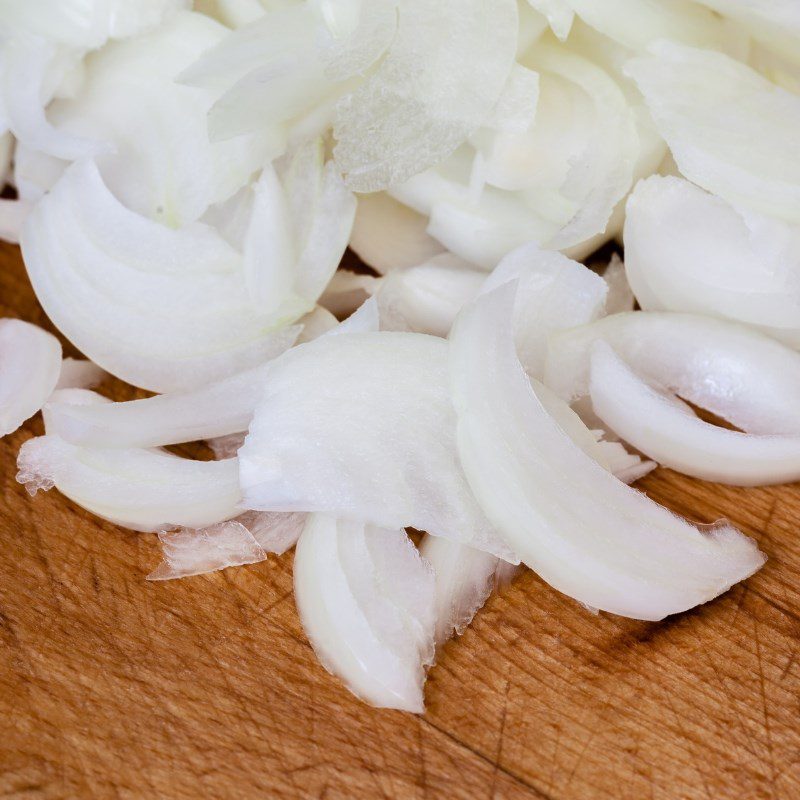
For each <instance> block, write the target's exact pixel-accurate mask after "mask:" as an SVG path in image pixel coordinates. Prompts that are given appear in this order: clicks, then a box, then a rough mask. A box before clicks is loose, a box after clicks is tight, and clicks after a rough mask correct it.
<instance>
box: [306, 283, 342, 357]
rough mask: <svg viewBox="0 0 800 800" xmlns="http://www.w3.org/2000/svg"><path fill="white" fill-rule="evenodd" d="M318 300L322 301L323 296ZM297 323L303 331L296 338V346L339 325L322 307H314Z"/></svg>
mask: <svg viewBox="0 0 800 800" xmlns="http://www.w3.org/2000/svg"><path fill="white" fill-rule="evenodd" d="M335 277H336V276H334V278H335ZM320 299H321V300H324V299H325V295H323V296H322V297H321V298H320ZM297 322H298V324H299V325H302V326H303V330H302V331H301V333H300V335H299V336H298V337H297V344H302V343H303V342H310V341H312V340H314V339H316V338H317V337H319V336H323V335H324V334H326V333H328V331H330V330H333V329H334V328H335V327H336V326H337V325H338V324H339V320H337V319H336V317H335V316H334V315H333V314H332V313H331V312H330V311H328V309H327V308H324V307H323V306H316V307H315V308H314V310H313V311H309V312H308V314H306V315H305V316H303V317H300V319H299V320H298V321H297Z"/></svg>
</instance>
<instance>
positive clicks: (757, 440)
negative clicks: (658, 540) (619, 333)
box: [589, 341, 800, 486]
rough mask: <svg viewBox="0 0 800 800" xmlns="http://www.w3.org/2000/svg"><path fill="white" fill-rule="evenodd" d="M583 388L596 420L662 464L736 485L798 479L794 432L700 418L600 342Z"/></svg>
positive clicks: (799, 441) (799, 442) (799, 456)
mask: <svg viewBox="0 0 800 800" xmlns="http://www.w3.org/2000/svg"><path fill="white" fill-rule="evenodd" d="M589 390H590V395H591V398H592V405H593V407H594V410H595V413H596V414H597V415H598V416H599V417H600V419H602V420H603V422H604V423H605V424H606V425H607V426H608V427H609V428H611V429H612V430H613V431H614V432H615V433H617V434H618V435H619V436H621V437H622V438H623V439H624V440H625V441H626V442H629V443H630V444H632V445H633V446H634V447H636V448H637V449H638V450H641V451H642V452H643V453H646V454H647V455H649V456H651V457H652V458H655V459H656V460H657V461H658V462H659V463H661V464H663V465H664V466H666V467H670V468H671V469H675V470H677V471H678V472H683V473H684V474H686V475H692V476H694V477H696V478H702V479H704V480H709V481H718V482H721V483H730V484H734V485H737V486H762V485H765V484H772V483H786V482H788V481H795V480H798V479H799V478H800V435H798V434H795V435H777V436H768V435H752V434H748V433H741V432H739V431H731V430H727V429H725V428H720V427H718V426H716V425H711V424H709V423H707V422H704V421H703V420H701V419H699V418H698V417H697V416H695V414H694V412H693V411H692V410H691V408H689V406H687V405H686V404H685V403H683V402H682V401H680V400H678V399H677V398H676V397H675V396H674V395H672V394H670V393H667V392H664V391H660V390H659V389H657V388H656V387H652V386H648V384H647V383H646V382H645V381H643V380H642V379H641V378H639V377H638V376H637V375H636V374H635V373H634V372H633V371H632V370H631V369H630V368H629V367H628V366H627V365H626V364H625V362H623V361H622V360H621V359H620V358H619V356H617V355H616V353H614V351H613V350H612V349H611V348H610V347H609V346H608V345H607V344H606V343H605V342H603V341H598V342H595V344H594V345H593V346H592V358H591V372H590V382H589Z"/></svg>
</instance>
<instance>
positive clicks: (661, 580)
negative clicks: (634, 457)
mask: <svg viewBox="0 0 800 800" xmlns="http://www.w3.org/2000/svg"><path fill="white" fill-rule="evenodd" d="M513 302H514V287H513V285H512V286H505V287H500V288H499V289H497V290H495V291H494V292H491V293H489V294H486V295H482V296H481V297H480V298H479V299H478V300H477V301H476V302H475V303H474V304H472V305H471V306H469V307H467V309H466V310H465V311H464V312H462V315H461V316H460V318H459V320H458V321H457V322H456V325H455V326H454V329H453V332H452V334H451V352H452V355H451V376H452V378H451V379H452V388H453V393H454V397H455V404H456V409H457V414H458V446H459V455H460V457H461V462H462V464H463V466H464V469H465V471H466V473H467V475H468V478H469V481H470V485H471V486H472V488H473V491H474V492H475V495H476V497H477V498H478V500H479V502H480V503H481V505H482V507H483V508H484V510H485V511H486V513H487V515H488V516H489V517H490V519H492V520H493V522H494V523H495V525H496V526H497V527H498V530H499V531H500V532H501V534H502V535H503V536H504V537H505V539H506V541H507V542H508V544H509V546H510V547H512V548H513V549H514V550H515V551H516V552H518V553H519V555H520V557H521V558H522V560H523V561H524V562H525V563H526V564H528V566H530V567H531V568H532V569H534V570H535V571H536V572H537V573H538V574H539V575H540V576H541V577H542V578H544V579H545V580H546V581H547V582H548V583H550V584H551V585H553V586H554V587H555V588H557V589H559V590H560V591H562V592H564V593H565V594H568V595H570V596H571V597H574V598H575V599H577V600H579V601H580V602H582V603H585V604H586V605H588V606H591V607H593V608H598V609H601V610H605V611H610V612H612V613H615V614H620V615H622V616H628V617H633V618H637V619H647V620H658V619H662V618H663V617H665V616H667V615H669V614H674V613H677V612H680V611H684V610H686V609H688V608H692V607H693V606H695V605H697V604H699V603H704V602H707V601H708V600H711V599H713V598H714V597H716V596H717V595H718V594H720V593H721V592H724V591H725V590H726V589H728V588H729V587H730V586H732V585H733V584H734V583H736V582H738V581H740V580H743V579H744V578H746V577H748V576H749V575H751V574H752V573H753V572H755V571H756V570H757V569H758V568H759V567H760V566H761V565H762V564H763V562H764V557H763V555H762V554H761V553H760V552H759V551H758V548H757V547H756V545H755V543H754V542H753V541H752V540H750V539H748V538H747V537H745V536H743V535H742V534H741V533H739V532H738V531H736V530H735V529H734V528H732V527H730V526H729V525H722V526H719V527H717V528H716V529H715V530H714V531H713V532H712V533H710V534H703V533H701V532H700V531H699V530H698V529H697V528H695V527H693V526H691V525H689V524H688V523H687V522H685V521H683V520H681V519H679V518H678V517H676V516H674V515H673V514H671V513H670V512H669V511H667V510H666V509H664V508H662V507H661V506H658V505H656V504H655V503H653V502H652V501H650V500H649V499H647V497H645V496H644V495H642V494H639V493H638V492H636V491H634V490H632V489H630V488H629V487H627V486H625V484H623V483H621V482H620V481H617V480H616V478H614V477H613V476H611V475H609V473H608V472H606V471H605V470H604V469H603V468H602V467H600V466H599V465H598V464H597V463H596V462H595V461H593V460H592V459H591V458H589V457H588V456H587V455H586V454H585V453H584V452H582V451H581V449H580V448H579V447H577V445H575V444H574V443H573V442H572V441H571V440H570V438H569V437H568V436H567V435H566V434H565V433H564V432H563V431H562V430H561V428H559V426H558V425H557V423H556V422H555V421H554V420H553V419H552V418H551V417H550V415H549V414H548V413H547V412H546V410H545V409H544V407H543V406H542V405H541V403H540V401H539V400H538V398H537V396H536V394H535V392H534V391H533V390H532V389H531V386H530V384H529V382H528V380H527V378H526V377H525V374H524V372H523V370H522V368H521V365H520V363H519V361H518V360H517V357H516V354H515V352H514V342H513V332H512V328H511V323H510V318H511V311H512V308H513Z"/></svg>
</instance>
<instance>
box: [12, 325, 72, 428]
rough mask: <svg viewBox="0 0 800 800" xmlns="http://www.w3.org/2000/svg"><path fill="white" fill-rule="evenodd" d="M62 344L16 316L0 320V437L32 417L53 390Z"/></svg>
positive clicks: (59, 365)
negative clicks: (15, 317)
mask: <svg viewBox="0 0 800 800" xmlns="http://www.w3.org/2000/svg"><path fill="white" fill-rule="evenodd" d="M60 370H61V345H60V344H59V342H58V339H56V337H55V336H53V335H52V334H49V333H47V331H43V330H42V329H41V328H37V327H36V325H31V324H30V323H28V322H23V321H22V320H19V319H0V436H5V435H6V434H8V433H13V432H14V431H15V430H17V428H19V426H20V425H22V423H23V422H25V420H26V419H28V418H29V417H32V416H33V415H34V414H35V413H36V412H37V411H38V410H39V409H40V408H41V407H42V406H43V405H44V403H45V401H46V400H47V398H48V397H49V396H50V394H51V393H52V391H53V389H55V386H56V383H57V381H58V375H59V372H60Z"/></svg>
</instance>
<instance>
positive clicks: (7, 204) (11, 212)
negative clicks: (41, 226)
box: [0, 198, 33, 244]
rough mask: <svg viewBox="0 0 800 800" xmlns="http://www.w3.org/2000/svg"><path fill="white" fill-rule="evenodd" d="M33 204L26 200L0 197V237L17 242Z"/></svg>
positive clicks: (13, 242)
mask: <svg viewBox="0 0 800 800" xmlns="http://www.w3.org/2000/svg"><path fill="white" fill-rule="evenodd" d="M32 208H33V205H32V204H31V203H29V202H27V201H26V200H4V199H3V198H0V239H3V240H4V241H6V242H11V243H12V244H18V243H19V239H20V235H21V233H22V226H23V225H24V224H25V220H26V219H27V218H28V215H29V214H30V213H31V209H32Z"/></svg>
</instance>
